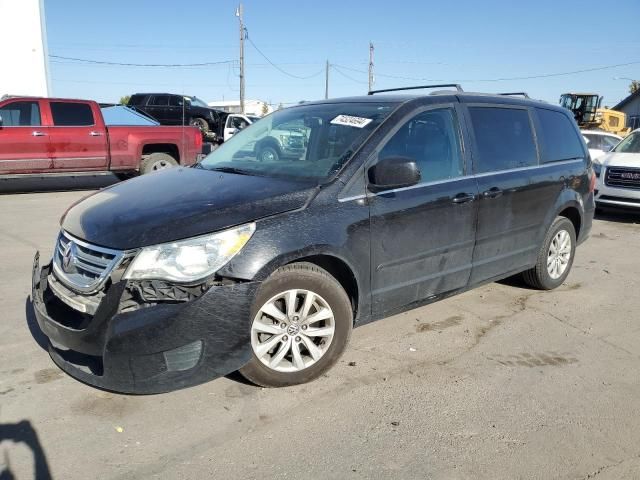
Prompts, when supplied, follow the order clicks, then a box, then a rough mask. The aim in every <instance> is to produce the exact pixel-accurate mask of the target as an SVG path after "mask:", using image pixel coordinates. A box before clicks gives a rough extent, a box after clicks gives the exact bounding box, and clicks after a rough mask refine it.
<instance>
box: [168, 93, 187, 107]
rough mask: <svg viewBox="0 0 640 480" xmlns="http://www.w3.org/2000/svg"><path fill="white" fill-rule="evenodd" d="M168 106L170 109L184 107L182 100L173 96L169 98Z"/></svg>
mask: <svg viewBox="0 0 640 480" xmlns="http://www.w3.org/2000/svg"><path fill="white" fill-rule="evenodd" d="M169 105H170V106H172V107H182V106H183V105H184V98H182V97H178V96H177V95H174V96H173V97H171V98H170V100H169Z"/></svg>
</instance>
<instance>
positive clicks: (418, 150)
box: [378, 108, 463, 183]
mask: <svg viewBox="0 0 640 480" xmlns="http://www.w3.org/2000/svg"><path fill="white" fill-rule="evenodd" d="M386 157H409V158H411V159H413V160H415V162H416V163H417V164H418V168H419V169H420V174H421V176H422V182H423V183H426V182H434V181H437V180H446V179H448V178H455V177H459V176H461V175H462V174H463V161H462V154H461V148H460V133H459V129H458V121H457V119H456V116H455V112H454V110H453V109H451V108H443V109H438V110H429V111H426V112H422V113H420V114H418V115H416V116H415V117H413V118H412V119H411V120H409V121H408V122H407V123H405V124H404V125H403V126H402V127H401V128H400V130H398V131H397V132H396V133H395V134H394V135H393V137H391V138H390V139H389V141H388V142H387V143H386V144H385V146H384V147H383V148H382V150H381V151H380V153H379V154H378V159H380V160H381V159H383V158H386Z"/></svg>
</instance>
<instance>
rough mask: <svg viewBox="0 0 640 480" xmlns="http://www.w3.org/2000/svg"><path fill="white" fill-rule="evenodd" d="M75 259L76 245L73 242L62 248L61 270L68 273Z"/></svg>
mask: <svg viewBox="0 0 640 480" xmlns="http://www.w3.org/2000/svg"><path fill="white" fill-rule="evenodd" d="M75 257H76V245H75V243H73V242H71V241H70V242H69V243H67V244H66V245H65V246H64V249H63V251H62V270H63V271H65V272H67V273H70V272H69V270H70V267H72V265H73V264H74V263H75Z"/></svg>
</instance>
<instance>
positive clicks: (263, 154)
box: [258, 145, 280, 162]
mask: <svg viewBox="0 0 640 480" xmlns="http://www.w3.org/2000/svg"><path fill="white" fill-rule="evenodd" d="M278 160H280V153H279V152H278V150H276V149H275V148H274V147H272V146H271V145H266V146H264V147H262V148H260V150H258V161H259V162H277V161H278Z"/></svg>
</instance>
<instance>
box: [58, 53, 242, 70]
mask: <svg viewBox="0 0 640 480" xmlns="http://www.w3.org/2000/svg"><path fill="white" fill-rule="evenodd" d="M49 58H56V59H59V60H70V61H73V62H80V63H90V64H95V65H117V66H121V67H164V68H180V67H210V66H213V65H223V64H227V63H234V62H235V60H222V61H219V62H202V63H123V62H107V61H104V60H93V59H89V58H76V57H63V56H61V55H49Z"/></svg>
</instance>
